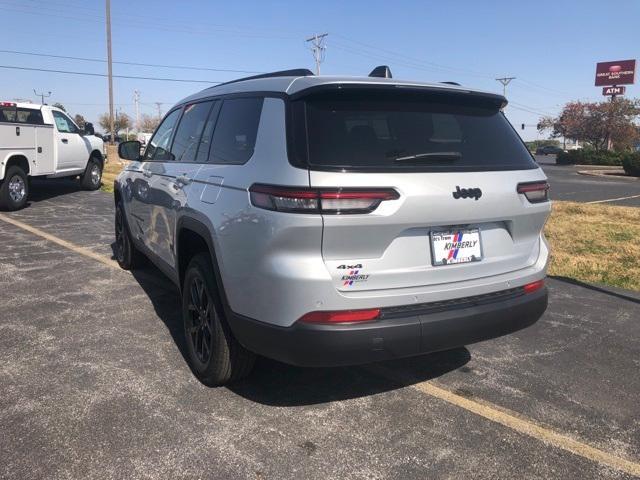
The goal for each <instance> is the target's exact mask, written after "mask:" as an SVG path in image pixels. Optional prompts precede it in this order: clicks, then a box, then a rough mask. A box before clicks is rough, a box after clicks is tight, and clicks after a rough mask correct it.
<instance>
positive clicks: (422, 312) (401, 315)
mask: <svg viewBox="0 0 640 480" xmlns="http://www.w3.org/2000/svg"><path fill="white" fill-rule="evenodd" d="M546 308H547V289H546V288H542V289H540V290H538V291H536V292H533V293H527V294H525V293H524V292H523V291H522V290H521V289H512V290H507V291H503V292H497V293H495V294H491V295H482V296H478V297H471V298H465V299H459V300H455V301H448V302H437V303H432V304H423V305H411V306H407V307H393V308H388V309H383V310H382V315H381V318H380V319H379V320H376V321H372V322H363V323H360V324H349V325H314V324H304V323H295V324H293V325H292V326H291V327H279V326H275V325H271V324H267V323H263V322H259V321H256V320H252V319H249V318H247V317H242V316H239V315H233V314H232V315H231V316H230V318H229V323H230V324H231V328H232V330H233V332H234V334H235V335H236V338H237V339H238V340H239V341H240V343H242V344H243V345H244V346H245V347H246V348H248V349H249V350H251V351H253V352H255V353H258V354H260V355H263V356H265V357H269V358H273V359H275V360H279V361H281V362H285V363H289V364H292V365H298V366H308V367H312V366H313V367H323V366H340V365H356V364H362V363H370V362H376V361H381V360H389V359H394V358H402V357H409V356H413V355H420V354H424V353H429V352H435V351H440V350H447V349H450V348H455V347H460V346H463V345H468V344H471V343H475V342H479V341H481V340H487V339H490V338H495V337H499V336H501V335H505V334H508V333H511V332H515V331H517V330H520V329H522V328H525V327H528V326H529V325H532V324H533V323H535V322H536V321H537V320H538V319H539V318H540V317H541V316H542V314H543V313H544V311H545V309H546Z"/></svg>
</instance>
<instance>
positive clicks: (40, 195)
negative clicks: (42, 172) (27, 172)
mask: <svg viewBox="0 0 640 480" xmlns="http://www.w3.org/2000/svg"><path fill="white" fill-rule="evenodd" d="M81 191H82V188H81V187H80V183H78V182H77V181H76V180H73V179H69V178H59V179H48V180H35V179H34V180H32V181H31V185H30V188H29V200H28V202H27V206H29V204H31V203H38V202H41V201H44V200H50V199H52V198H55V197H60V196H63V195H68V194H70V193H76V192H81Z"/></svg>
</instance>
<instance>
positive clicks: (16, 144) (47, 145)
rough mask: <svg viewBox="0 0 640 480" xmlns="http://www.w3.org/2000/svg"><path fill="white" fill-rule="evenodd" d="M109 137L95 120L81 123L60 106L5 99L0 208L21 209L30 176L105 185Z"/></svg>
mask: <svg viewBox="0 0 640 480" xmlns="http://www.w3.org/2000/svg"><path fill="white" fill-rule="evenodd" d="M103 165H104V143H103V141H102V140H101V139H100V138H98V137H96V136H95V135H94V130H93V125H91V124H90V123H87V124H86V125H85V127H84V129H81V128H79V127H78V126H77V125H76V124H75V122H74V121H73V120H71V118H69V116H68V115H67V114H66V113H65V112H64V111H63V110H60V109H59V108H56V107H52V106H49V105H36V104H32V103H15V102H0V208H1V209H4V210H18V209H20V208H22V207H24V205H25V204H26V202H27V198H28V196H29V181H28V179H29V177H42V178H60V177H75V176H79V177H80V184H81V185H82V187H83V188H84V189H86V190H96V189H98V188H100V183H101V180H102V168H103Z"/></svg>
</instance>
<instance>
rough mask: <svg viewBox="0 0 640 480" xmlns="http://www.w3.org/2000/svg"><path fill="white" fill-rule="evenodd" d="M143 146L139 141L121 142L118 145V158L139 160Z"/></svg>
mask: <svg viewBox="0 0 640 480" xmlns="http://www.w3.org/2000/svg"><path fill="white" fill-rule="evenodd" d="M141 146H142V145H140V142H139V141H137V140H131V141H130V142H121V143H120V144H118V156H119V157H120V158H124V159H125V160H134V161H135V160H139V159H140V148H141Z"/></svg>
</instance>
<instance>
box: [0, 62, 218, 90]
mask: <svg viewBox="0 0 640 480" xmlns="http://www.w3.org/2000/svg"><path fill="white" fill-rule="evenodd" d="M0 68H5V69H9V70H27V71H31V72H48V73H61V74H65V75H83V76H85V77H106V76H107V74H106V73H93V72H73V71H69V70H51V69H48V68H33V67H18V66H16V65H0ZM113 78H126V79H133V80H154V81H163V82H183V83H206V84H208V85H211V84H218V83H222V82H221V81H209V80H191V79H186V78H164V77H138V76H135V75H113Z"/></svg>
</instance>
